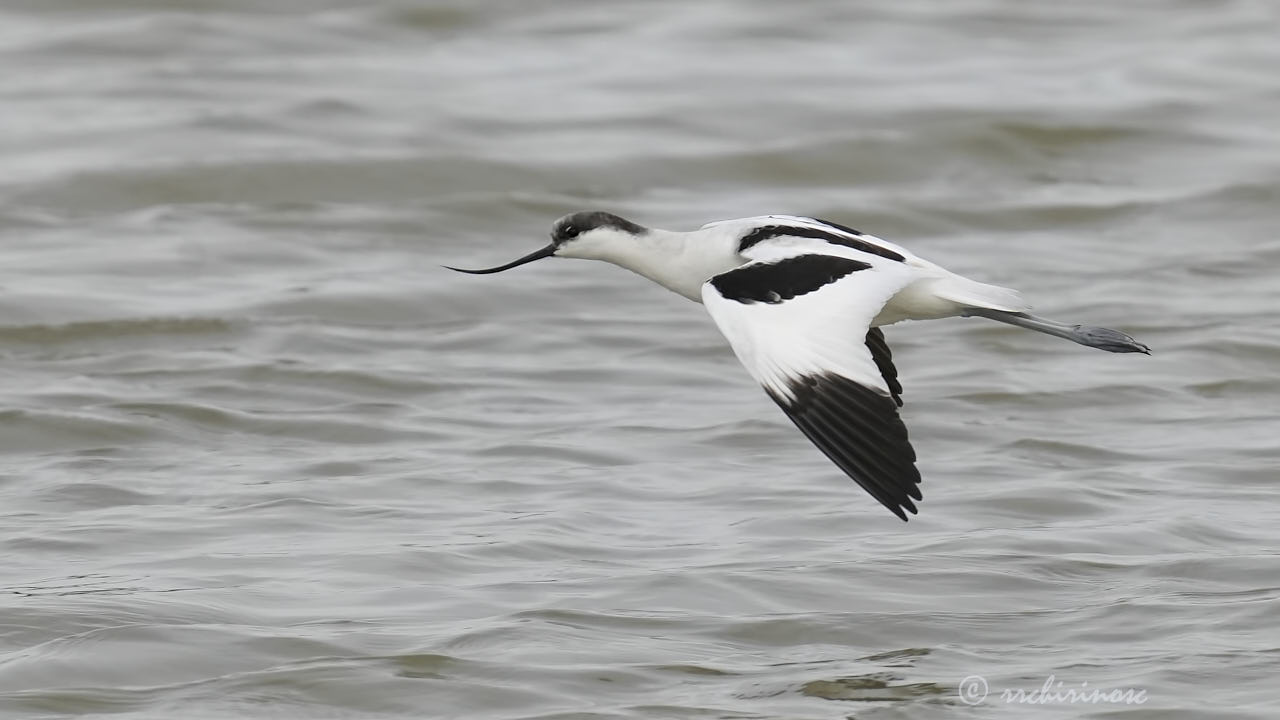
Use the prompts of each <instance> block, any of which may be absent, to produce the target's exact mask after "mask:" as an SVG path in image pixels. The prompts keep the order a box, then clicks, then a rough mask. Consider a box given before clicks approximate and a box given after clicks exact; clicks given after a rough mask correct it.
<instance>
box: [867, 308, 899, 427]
mask: <svg viewBox="0 0 1280 720" xmlns="http://www.w3.org/2000/svg"><path fill="white" fill-rule="evenodd" d="M867 350H869V351H871V359H872V361H874V362H875V364H876V367H877V368H879V370H880V377H883V378H884V384H885V385H887V386H888V387H889V394H890V395H893V401H894V402H895V403H897V404H898V407H902V383H900V382H898V368H896V367H894V366H893V351H892V350H890V349H889V343H888V342H886V341H885V339H884V331H883V330H881V329H880V328H878V327H873V328H871V329H870V330H868V331H867Z"/></svg>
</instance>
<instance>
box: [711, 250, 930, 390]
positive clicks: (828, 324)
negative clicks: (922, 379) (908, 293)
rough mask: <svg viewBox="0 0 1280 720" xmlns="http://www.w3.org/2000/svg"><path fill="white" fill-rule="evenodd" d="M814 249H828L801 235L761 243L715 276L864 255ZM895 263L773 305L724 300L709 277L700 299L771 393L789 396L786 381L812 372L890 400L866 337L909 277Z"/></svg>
mask: <svg viewBox="0 0 1280 720" xmlns="http://www.w3.org/2000/svg"><path fill="white" fill-rule="evenodd" d="M818 246H821V247H823V249H827V247H828V246H826V244H825V243H822V242H821V241H816V240H807V239H800V238H797V242H795V243H794V244H792V243H788V244H786V245H781V244H778V243H772V242H771V243H768V244H767V245H766V244H763V243H762V244H761V245H760V246H757V247H755V248H751V249H750V250H749V251H748V252H747V253H746V254H747V255H749V256H750V257H751V258H752V261H751V262H748V263H746V264H745V265H742V266H740V267H739V268H737V269H735V270H731V271H729V272H728V273H724V275H722V276H718V277H725V276H729V275H732V274H733V273H736V272H739V271H743V270H749V269H751V268H755V267H761V266H768V265H774V264H776V263H778V262H779V261H784V260H788V259H791V258H798V257H801V256H809V257H814V258H824V257H829V258H831V259H832V260H833V261H837V260H838V259H840V258H849V257H851V256H853V255H855V254H857V255H859V256H861V254H860V253H854V252H852V251H850V252H848V253H840V254H839V255H837V254H835V253H834V252H833V253H831V254H829V255H828V254H827V253H813V252H808V251H807V250H808V249H809V248H815V247H818ZM895 265H897V264H896V263H889V262H885V263H881V264H876V265H873V266H871V267H870V268H867V269H865V270H861V271H857V272H852V273H850V274H848V275H846V276H844V277H842V278H840V279H838V280H835V281H834V282H830V283H828V284H826V285H823V286H822V287H820V288H818V289H816V290H813V291H811V292H808V293H805V294H802V295H798V296H795V297H792V298H790V299H787V300H783V301H780V302H774V303H769V302H747V303H744V302H739V301H737V300H732V299H728V298H726V297H725V296H724V295H722V294H721V292H720V291H718V290H717V289H716V287H715V281H716V279H715V278H712V280H711V281H709V282H707V283H706V284H704V285H703V286H702V302H703V304H704V305H705V306H706V308H707V312H708V313H710V314H711V318H712V319H713V320H714V321H715V323H716V325H717V326H718V327H719V328H720V332H722V333H724V336H725V338H727V339H728V340H729V344H730V345H731V346H732V347H733V351H734V353H735V354H736V355H737V356H738V359H739V360H740V361H741V362H742V364H743V365H744V366H745V367H746V369H747V372H748V373H750V374H751V377H753V378H755V379H756V381H757V382H759V383H760V384H761V385H763V386H764V387H765V388H766V389H767V390H769V391H770V392H772V393H774V394H775V395H777V396H780V397H785V398H791V397H792V394H793V393H792V391H791V389H790V387H789V381H791V380H794V379H796V378H798V377H800V376H803V375H811V374H815V373H834V374H837V375H841V376H844V377H846V378H848V379H850V380H853V381H854V382H856V383H858V384H859V385H863V386H865V387H871V388H875V389H876V390H877V391H879V392H881V393H883V394H885V395H888V394H889V388H888V387H887V386H886V385H885V382H884V378H883V377H881V375H880V371H879V369H878V368H877V367H876V364H875V362H874V361H873V360H872V358H871V351H870V350H868V349H867V346H866V342H865V339H866V334H867V330H868V329H870V327H871V321H872V319H873V318H875V316H876V314H877V313H879V312H880V308H882V307H883V306H884V304H885V303H886V302H887V301H888V300H889V299H890V298H891V297H893V295H894V294H895V293H897V292H898V291H899V290H901V289H902V288H903V287H905V286H906V285H907V284H908V283H910V282H911V281H912V279H913V275H912V273H911V271H910V270H909V269H907V268H904V267H894V266H895Z"/></svg>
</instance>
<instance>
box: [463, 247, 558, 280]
mask: <svg viewBox="0 0 1280 720" xmlns="http://www.w3.org/2000/svg"><path fill="white" fill-rule="evenodd" d="M555 254H556V244H555V243H551V244H550V245H548V246H546V247H544V248H540V249H538V250H534V251H533V252H531V253H529V254H528V255H525V256H524V257H522V258H520V259H519V260H512V261H511V262H509V263H507V264H506V265H499V266H498V267H492V268H486V269H484V270H464V269H462V268H456V267H449V266H448V265H445V266H444V267H446V268H448V269H450V270H456V271H458V272H462V273H471V274H472V275H488V274H489V273H496V272H502V271H503V270H510V269H511V268H513V267H516V266H518V265H524V264H525V263H531V262H533V261H534V260H541V259H542V258H544V257H551V256H552V255H555Z"/></svg>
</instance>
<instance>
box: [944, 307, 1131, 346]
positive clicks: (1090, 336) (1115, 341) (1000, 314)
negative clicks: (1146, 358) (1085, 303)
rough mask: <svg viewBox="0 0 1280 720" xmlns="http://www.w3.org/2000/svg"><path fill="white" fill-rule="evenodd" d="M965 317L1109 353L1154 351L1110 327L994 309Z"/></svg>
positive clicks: (969, 311) (971, 310) (967, 312)
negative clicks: (1012, 327)
mask: <svg viewBox="0 0 1280 720" xmlns="http://www.w3.org/2000/svg"><path fill="white" fill-rule="evenodd" d="M962 316H964V317H970V316H977V317H984V318H987V319H989V320H995V321H997V322H1002V323H1008V324H1010V325H1017V326H1018V327H1021V328H1026V329H1028V330H1035V331H1036V332H1042V333H1046V334H1048V335H1055V336H1057V337H1060V338H1066V339H1067V340H1070V341H1071V342H1075V343H1080V344H1081V345H1087V346H1089V347H1095V348H1098V349H1099V350H1106V351H1107V352H1113V353H1130V352H1140V353H1146V354H1147V355H1150V354H1151V348H1149V347H1147V346H1146V345H1143V344H1142V343H1140V342H1138V341H1137V340H1134V339H1133V338H1131V337H1129V336H1128V335H1125V334H1124V333H1122V332H1120V331H1119V330H1112V329H1111V328H1104V327H1097V326H1095V325H1072V324H1070V323H1064V322H1058V321H1057V320H1049V319H1046V318H1042V317H1036V316H1035V315H1031V314H1028V313H1021V312H1008V311H1005V310H991V309H989V308H968V309H966V310H965V311H964V312H963V313H962Z"/></svg>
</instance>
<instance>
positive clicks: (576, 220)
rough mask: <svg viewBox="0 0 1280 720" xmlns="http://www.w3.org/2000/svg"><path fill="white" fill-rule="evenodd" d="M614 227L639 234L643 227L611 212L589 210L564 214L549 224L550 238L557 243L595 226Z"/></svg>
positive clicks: (570, 238)
mask: <svg viewBox="0 0 1280 720" xmlns="http://www.w3.org/2000/svg"><path fill="white" fill-rule="evenodd" d="M602 227H608V228H614V229H615V230H621V231H623V232H627V233H631V234H632V235H639V234H640V233H642V232H644V231H645V229H644V228H643V227H642V226H640V225H637V224H635V223H633V222H631V221H630V220H627V219H625V218H620V217H618V216H617V215H614V214H613V213H607V212H600V211H598V210H596V211H590V212H576V213H573V214H570V215H565V216H564V217H562V218H560V219H559V220H557V221H556V223H555V225H552V226H551V240H552V242H554V243H555V244H557V245H560V244H561V243H565V242H568V241H569V240H572V239H574V238H576V237H578V236H579V235H581V234H582V233H585V232H589V231H591V230H595V229H596V228H602Z"/></svg>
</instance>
